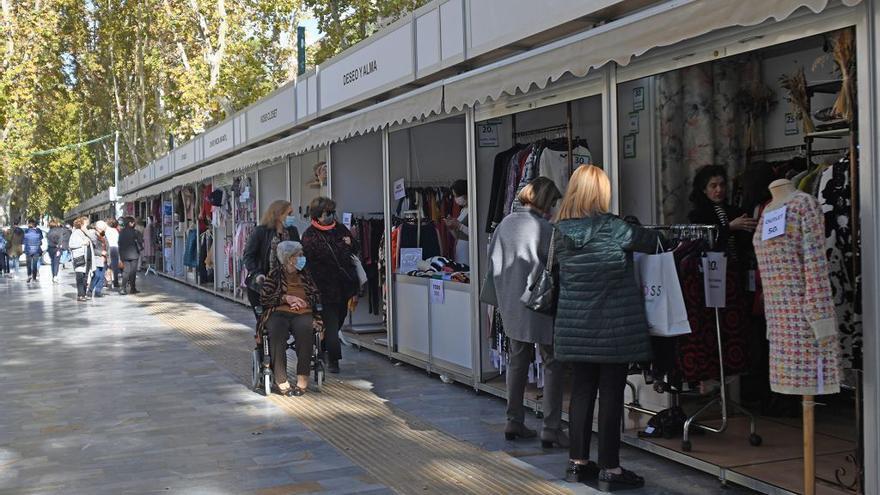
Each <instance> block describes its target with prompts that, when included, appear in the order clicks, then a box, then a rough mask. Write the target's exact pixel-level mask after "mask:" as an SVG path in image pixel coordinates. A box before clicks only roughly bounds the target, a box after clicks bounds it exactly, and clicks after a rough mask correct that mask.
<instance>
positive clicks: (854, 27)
mask: <svg viewBox="0 0 880 495" xmlns="http://www.w3.org/2000/svg"><path fill="white" fill-rule="evenodd" d="M484 3H485V4H496V3H498V2H497V1H495V2H471V1H467V0H453V1H443V0H437V1H435V2H432V3H430V4H428V5H427V6H426V7H424V8H422V9H420V10H418V11H416V12H414V13H413V14H412V15H411V16H409V17H407V18H406V19H403V20H401V21H399V22H398V23H396V24H393V25H392V26H390V27H388V28H386V29H384V30H382V31H381V32H380V33H377V34H376V35H374V36H373V37H371V38H370V39H369V40H368V41H366V42H364V43H362V44H360V45H357V46H356V47H354V48H353V49H351V50H349V51H348V52H345V53H343V54H342V55H340V56H339V57H337V58H335V59H333V60H331V61H330V62H329V63H328V64H325V66H322V67H321V68H319V69H318V70H317V71H315V72H313V73H310V74H309V75H307V76H306V77H303V78H301V79H300V80H299V81H298V82H297V83H296V84H293V83H291V84H289V85H287V86H285V87H283V88H281V89H279V90H278V91H276V92H275V93H273V94H272V95H270V96H268V97H266V98H264V99H263V100H261V101H259V102H257V103H256V104H254V105H252V106H251V107H249V108H247V109H245V110H243V111H242V112H240V113H239V114H237V115H235V116H233V117H232V118H231V119H229V120H228V121H225V122H223V123H221V124H220V125H218V126H216V127H214V128H212V129H210V130H208V131H206V132H205V133H204V134H202V135H200V136H197V137H196V138H195V139H193V140H192V141H190V142H188V143H186V144H184V145H182V146H180V147H179V148H176V149H174V150H172V151H171V152H170V153H169V154H168V155H166V156H164V157H162V158H159V159H158V160H156V161H154V162H153V163H151V164H149V165H148V166H147V167H144V168H143V169H141V170H139V171H137V173H135V174H132V175H130V176H128V177H126V178H125V179H124V180H123V181H122V183H121V184H120V185H119V194H120V203H121V206H122V207H123V208H124V211H125V212H126V213H127V214H131V215H134V216H136V217H138V218H140V219H144V220H146V221H147V223H148V227H147V231H146V232H145V239H146V241H147V244H148V246H147V251H146V252H145V256H147V262H148V264H149V265H150V266H152V267H154V268H155V270H156V271H157V272H158V273H160V274H161V275H163V276H165V277H169V278H173V279H175V280H179V281H181V282H184V283H187V284H190V285H193V286H195V287H198V288H200V289H202V290H205V291H208V292H211V293H213V294H216V295H218V296H221V297H225V298H229V299H232V300H236V301H239V302H242V303H246V296H245V293H244V292H245V291H244V287H243V281H244V278H245V276H246V273H245V272H244V268H243V264H242V259H241V258H242V254H243V249H244V244H245V242H246V239H247V236H248V234H249V233H250V231H251V230H252V229H253V228H254V227H255V225H256V224H257V223H258V222H259V219H260V216H261V214H262V213H263V212H264V211H265V209H266V207H267V206H268V205H269V204H270V203H271V202H272V201H274V200H277V199H287V200H289V201H291V202H292V204H293V207H294V210H295V213H296V215H297V217H298V218H299V221H300V224H301V225H300V230H301V231H302V230H304V229H305V228H306V227H307V226H308V223H309V212H308V205H309V203H310V202H311V200H312V199H314V198H316V197H318V196H330V197H332V198H334V199H335V200H336V202H337V205H338V208H337V211H338V212H339V216H340V218H341V220H342V221H343V222H344V223H345V224H346V225H347V226H349V228H350V229H351V230H352V231H353V233H354V234H355V235H356V236H357V237H358V239H359V240H360V244H361V246H362V249H361V253H360V254H361V259H362V263H363V265H364V268H365V271H366V273H367V275H368V279H369V281H368V283H367V284H366V286H365V288H364V293H363V296H362V297H361V298H360V299H359V301H358V302H357V304H356V306H354V307H353V308H352V309H353V311H352V313H351V315H350V317H349V322H348V324H347V325H346V326H345V327H344V335H345V338H346V340H347V341H349V342H350V343H352V344H354V345H355V346H357V347H360V348H366V349H369V350H372V351H375V352H379V353H382V354H385V355H387V356H389V357H390V358H392V359H394V360H398V361H403V362H406V363H409V364H411V365H414V366H418V367H421V368H424V369H425V370H427V371H428V372H430V373H436V374H438V375H442V376H443V377H446V378H449V379H451V380H454V381H457V382H460V383H463V384H466V385H468V386H472V387H473V388H474V389H475V390H478V391H485V392H489V393H492V394H496V395H499V396H504V395H505V389H504V376H503V371H504V359H503V356H504V351H505V346H504V335H503V325H502V324H501V323H500V322H499V321H498V319H497V318H496V317H495V314H494V312H493V310H492V308H491V307H488V306H486V305H485V304H482V303H481V302H480V300H479V289H480V284H481V282H482V280H483V278H484V276H485V270H486V266H487V263H486V250H487V246H488V242H489V239H490V236H491V233H492V231H493V229H494V226H495V225H497V223H498V222H499V221H500V220H501V219H502V218H503V217H504V215H505V214H506V213H507V212H509V211H510V205H511V203H512V199H513V198H512V191H515V188H514V189H511V184H512V179H511V174H513V175H522V169H523V168H524V167H526V166H534V167H536V169H535V171H536V172H537V173H539V174H540V175H546V176H548V177H551V178H553V179H554V180H555V181H556V182H557V185H559V187H560V189H563V190H564V188H565V185H566V184H567V181H568V176H569V175H570V174H571V172H572V170H573V169H574V168H576V167H577V166H579V165H580V164H583V163H593V164H597V165H599V166H601V167H603V168H604V169H605V171H606V172H607V173H608V174H609V176H610V177H611V179H612V183H613V185H614V198H613V208H614V211H615V212H617V213H619V214H621V215H626V216H633V217H636V218H638V219H639V220H640V221H641V222H642V223H644V224H662V225H670V224H682V223H685V222H686V220H687V213H688V210H689V208H690V204H689V202H688V199H687V196H688V193H689V192H690V191H689V188H690V184H691V180H692V179H693V173H694V171H695V170H696V169H697V168H699V167H700V166H703V165H706V164H717V165H722V166H723V167H725V169H726V170H727V171H728V174H729V176H730V177H731V179H732V180H733V182H735V184H736V186H737V189H736V191H735V194H734V191H731V196H732V198H731V199H732V200H733V201H736V202H738V204H740V205H742V206H750V207H753V206H755V205H753V204H750V203H749V202H748V201H749V199H748V198H750V197H754V196H756V195H759V194H758V193H759V192H760V191H757V190H752V189H750V188H755V186H754V185H753V184H755V183H756V182H755V181H754V180H750V179H753V178H756V177H758V176H761V175H762V174H763V171H762V168H763V169H771V168H772V169H773V170H774V171H777V172H778V170H779V169H780V168H785V167H787V168H789V169H791V170H792V171H793V172H794V173H793V174H792V178H794V177H795V176H796V175H795V174H799V173H802V172H806V173H805V174H804V175H803V176H802V177H803V178H802V179H800V180H805V178H806V176H807V175H809V174H812V179H813V180H812V181H808V182H804V183H800V182H799V183H798V185H799V186H801V185H803V190H805V191H808V192H810V193H811V194H814V195H816V196H817V198H818V199H819V200H820V201H825V200H827V201H829V203H828V204H829V208H830V209H829V210H828V213H830V214H831V216H832V217H833V218H835V219H836V220H835V222H839V225H838V226H840V225H843V224H844V223H845V224H846V225H845V226H846V228H847V229H848V232H849V235H850V237H849V244H848V245H845V244H842V243H841V241H840V240H839V239H840V236H839V235H838V236H837V237H835V240H834V241H829V242H832V243H836V244H835V247H836V248H837V249H841V250H842V253H843V254H842V256H843V258H845V259H846V260H849V261H848V262H846V263H842V264H841V266H840V269H841V270H843V271H844V272H845V275H846V276H845V277H843V278H842V279H841V281H840V283H841V284H843V285H842V286H841V287H840V291H841V293H844V292H845V293H846V294H849V299H847V300H843V299H846V298H842V299H841V298H838V299H840V300H836V301H835V302H836V304H837V305H838V307H839V308H842V309H841V311H849V313H847V314H848V315H849V316H847V318H845V325H843V326H841V344H842V346H843V350H844V351H843V355H844V364H843V367H844V368H845V371H846V374H847V376H849V377H850V378H849V379H848V382H847V386H846V387H845V390H844V391H843V392H842V393H841V394H838V395H836V396H833V397H828V403H829V406H828V412H826V413H823V414H821V415H820V417H819V419H818V423H817V440H816V445H817V449H818V450H817V456H818V457H819V458H820V461H821V462H820V463H819V465H820V469H819V471H818V473H817V478H818V480H819V483H820V484H821V485H822V486H823V490H826V492H825V493H853V492H857V493H876V492H877V490H878V489H880V485H878V479H877V473H875V472H873V471H870V470H868V471H866V470H864V468H863V467H864V466H872V465H876V462H877V460H878V457H877V448H878V423H877V421H878V420H877V416H878V415H877V414H876V412H877V408H878V398H877V397H878V396H877V393H878V390H877V383H878V378H880V356H878V348H877V346H878V340H877V336H876V333H875V332H874V331H873V329H874V328H875V327H876V325H875V323H876V321H877V315H876V313H875V310H874V308H875V307H877V302H880V301H878V300H877V298H878V294H880V291H878V290H877V289H878V282H880V278H878V275H880V273H878V272H877V266H878V258H877V254H876V253H877V252H880V251H878V249H877V247H878V243H877V242H878V239H877V235H878V229H877V226H878V225H880V224H878V223H877V221H878V218H877V213H876V212H877V211H880V210H878V209H877V205H876V204H875V198H877V197H880V196H878V194H877V193H878V183H877V174H876V170H877V160H876V158H875V146H876V145H877V142H878V141H877V138H876V135H877V134H876V130H877V128H878V127H877V125H878V122H877V117H878V112H877V108H878V100H877V91H878V89H880V84H878V83H880V79H878V73H877V72H876V69H877V67H876V62H875V60H876V54H877V51H876V50H877V45H876V43H877V41H878V38H877V33H876V32H875V26H876V24H875V23H876V15H877V12H876V6H875V2H874V1H873V0H865V1H861V2H860V1H858V0H845V1H843V2H837V1H827V0H800V1H782V0H740V1H738V2H729V1H727V0H676V1H665V2H647V1H631V0H630V1H622V2H614V1H604V2H598V1H597V2H574V1H571V2H567V1H562V2H558V3H559V4H560V6H559V7H560V9H559V10H560V13H559V14H547V13H546V9H545V8H544V7H541V8H540V9H539V10H540V11H535V9H536V8H538V7H536V6H535V5H532V4H533V2H528V1H525V0H523V1H512V2H505V3H504V4H505V8H504V9H500V8H499V9H497V10H485V9H488V8H490V7H491V6H486V5H480V4H484ZM514 4H515V5H514ZM535 4H536V5H537V3H535ZM495 7H498V5H496V6H495ZM550 10H552V9H550ZM493 16H497V18H496V17H493ZM542 16H543V17H542ZM536 19H542V20H538V21H536ZM514 53H515V54H514ZM474 67H475V68H474ZM457 72H460V74H457V75H456V74H455V73H457ZM792 80H800V81H802V83H800V85H801V86H802V87H798V85H797V84H795V85H794V89H792V88H793V85H792V84H790V83H789V81H792ZM359 84H360V85H362V86H360V87H358V85H359ZM417 86H418V87H417ZM379 97H381V98H385V99H384V100H382V101H381V102H378V103H373V102H374V101H375V99H376V98H379ZM789 100H790V101H791V102H790V101H789ZM798 104H800V106H798ZM838 105H842V106H844V108H845V109H848V111H849V112H848V113H843V114H842V113H841V112H837V113H834V112H831V113H830V114H829V113H828V112H825V114H823V113H822V111H823V110H824V109H826V108H838ZM847 105H848V106H847ZM828 115H831V116H828ZM527 162H528V163H529V164H532V165H527ZM826 171H827V174H826ZM823 174H826V175H828V177H829V178H830V179H829V180H831V179H833V180H836V181H838V182H839V184H837V185H838V186H839V190H838V191H837V192H838V196H836V197H834V198H829V197H828V195H829V194H831V193H830V192H828V191H830V189H828V191H826V190H825V189H827V187H826V186H828V184H827V181H826V182H822V180H821V177H822V176H823ZM457 180H464V181H466V182H467V191H468V194H467V196H468V203H467V206H466V207H465V211H464V213H462V212H461V211H460V210H461V208H460V207H459V206H457V205H456V204H455V202H454V201H453V195H452V193H451V191H450V187H451V185H452V183H453V182H454V181H457ZM761 187H762V188H763V187H765V186H761ZM835 198H836V199H835ZM109 205H110V197H109V194H107V197H103V196H102V197H101V198H98V199H92V200H90V201H89V202H87V203H85V204H83V205H81V206H80V207H78V208H77V209H75V210H74V211H71V212H70V213H69V215H68V216H76V215H80V214H83V213H89V212H91V213H97V212H99V211H101V208H103V209H105V210H106V209H108V208H109ZM449 217H454V218H464V217H467V219H468V222H467V225H468V227H467V228H468V239H469V242H466V241H462V240H461V239H455V238H454V237H453V236H451V235H450V232H449V230H448V228H447V227H446V219H447V218H449ZM829 229H830V230H829V236H830V235H832V233H833V232H831V231H833V230H834V228H833V226H831V227H829ZM838 234H839V232H838ZM462 242H466V243H465V244H462ZM847 250H848V251H847ZM852 260H855V261H852ZM847 284H848V285H847ZM731 311H733V310H731ZM742 311H743V312H744V314H743V316H744V317H745V316H748V318H749V319H750V320H752V321H754V319H756V315H754V314H752V307H751V306H749V307H748V309H742ZM746 312H747V313H748V314H747V315H746V314H745V313H746ZM744 319H745V318H744ZM743 331H744V332H746V334H747V335H746V336H745V337H744V338H745V339H747V341H748V342H747V343H746V344H745V345H744V350H743V351H742V352H752V353H754V355H753V356H752V357H751V358H747V359H746V361H748V362H758V361H760V357H759V354H760V350H754V348H760V347H761V346H760V344H759V343H756V342H757V340H758V339H762V338H763V337H761V336H760V334H759V332H758V333H756V332H754V331H752V333H748V332H749V331H750V330H749V329H745V330H743ZM714 345H715V340H714V337H713V338H712V340H711V341H708V342H706V343H704V344H703V346H704V348H699V345H697V348H696V350H694V349H690V350H689V351H688V352H694V353H695V354H694V356H692V359H709V360H712V359H714V360H715V361H716V363H717V362H718V361H719V360H720V359H723V358H721V357H719V356H718V354H719V353H718V349H717V348H715V347H713V346H714ZM735 345H736V344H735V342H734V341H733V340H730V341H728V342H726V343H725V346H729V347H730V348H732V347H733V346H735ZM749 347H751V348H752V349H751V350H750V349H748V348H749ZM672 352H683V351H681V350H680V349H679V350H678V351H672ZM723 354H724V352H723V351H722V355H723ZM674 357H675V358H681V356H674ZM725 365H730V363H728V362H725ZM710 368H711V367H710ZM716 369H717V366H716ZM682 371H683V372H685V373H691V375H690V376H688V377H687V380H686V381H689V382H706V381H709V380H711V379H712V378H717V376H715V377H712V376H707V375H705V374H703V375H701V374H700V372H699V371H694V370H689V369H685V370H682ZM734 374H740V375H743V376H745V377H748V376H752V377H753V378H754V377H755V376H757V377H759V379H758V381H760V371H756V370H755V369H754V368H752V367H749V366H748V364H746V365H744V368H743V369H742V370H740V371H739V373H734ZM533 381H534V385H533V386H532V387H531V389H530V394H529V396H528V397H527V399H526V402H527V403H528V404H529V406H531V407H533V408H535V409H536V410H540V400H539V395H540V387H539V386H540V372H539V368H538V367H537V366H536V368H535V373H534V380H533ZM631 381H632V392H631V393H629V394H628V399H627V400H628V401H631V405H633V403H636V404H638V406H639V407H632V408H631V409H632V413H631V414H630V415H629V416H628V419H627V425H626V427H627V430H626V432H625V433H624V438H625V440H626V441H627V442H628V443H631V444H632V445H635V446H638V447H640V448H644V449H647V450H650V451H652V452H656V453H658V454H661V455H664V456H666V457H669V458H672V459H675V460H677V461H680V462H683V463H686V464H688V465H691V466H693V467H696V468H698V469H701V470H704V471H707V472H710V473H713V474H716V475H718V476H719V479H720V480H722V481H723V482H728V481H729V482H734V483H739V484H742V485H745V486H748V487H751V488H753V489H756V490H758V491H761V492H764V493H802V491H801V490H802V484H801V483H802V480H801V479H800V473H801V472H802V470H801V468H800V466H801V464H802V462H803V460H802V458H801V457H800V456H801V447H802V443H801V438H802V437H801V431H800V429H799V426H798V425H799V423H798V421H793V420H790V419H787V418H780V417H778V416H784V414H782V412H781V411H774V410H772V408H771V410H763V411H758V412H759V413H761V414H760V415H759V421H758V425H759V429H760V430H761V433H762V436H763V439H764V445H763V446H760V447H752V446H749V444H748V421H745V420H744V418H739V419H737V418H734V419H733V420H732V421H731V426H730V427H729V428H728V430H727V432H725V433H722V434H718V435H706V436H705V437H698V438H696V439H695V440H694V441H693V443H694V446H693V449H692V450H689V451H687V450H685V449H683V448H682V447H681V445H680V444H679V443H678V441H677V440H670V439H664V438H659V439H658V438H640V436H639V435H638V432H639V431H644V427H645V425H646V422H647V421H648V419H650V416H648V415H645V414H643V413H641V412H638V411H639V410H645V409H647V410H661V409H665V408H668V407H670V406H672V405H673V403H677V402H676V401H678V400H680V399H679V398H677V397H673V396H671V395H670V394H667V393H662V391H661V392H658V391H656V390H655V388H654V387H652V386H651V385H650V384H646V383H645V381H644V380H643V379H642V378H641V377H639V376H634V377H633V378H632V380H631ZM743 383H744V385H742V388H744V389H745V388H747V387H748V386H758V385H747V384H749V383H752V382H750V381H748V378H744V379H743ZM744 392H746V391H745V390H744ZM743 395H747V394H745V393H744V394H743ZM780 407H781V406H780ZM777 413H779V414H777ZM740 419H743V420H742V421H740ZM710 421H711V420H710ZM643 436H644V435H643ZM841 469H842V471H841Z"/></svg>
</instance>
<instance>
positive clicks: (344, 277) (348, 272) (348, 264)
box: [302, 197, 360, 373]
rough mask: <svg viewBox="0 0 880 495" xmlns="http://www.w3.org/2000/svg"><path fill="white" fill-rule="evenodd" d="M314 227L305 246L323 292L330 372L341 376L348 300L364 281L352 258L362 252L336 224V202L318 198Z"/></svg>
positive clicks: (313, 205)
mask: <svg viewBox="0 0 880 495" xmlns="http://www.w3.org/2000/svg"><path fill="white" fill-rule="evenodd" d="M309 215H311V217H312V225H311V227H309V228H308V229H307V230H306V231H305V233H304V234H303V239H302V244H303V252H304V253H305V255H306V259H307V260H309V268H310V269H311V273H312V276H313V277H314V280H315V283H316V284H317V286H318V291H319V292H320V293H321V302H322V305H323V313H322V316H323V317H324V326H325V327H326V329H327V331H326V333H325V335H324V347H325V351H326V352H327V361H328V363H327V371H329V372H330V373H339V360H340V359H342V347H341V345H340V342H339V330H340V329H341V328H342V324H343V323H344V322H345V317H346V315H347V314H348V301H349V300H350V299H351V298H352V297H355V296H356V295H357V293H358V289H359V286H360V281H359V280H358V275H357V271H356V270H355V267H354V263H353V260H352V256H355V255H356V253H357V252H358V247H357V242H356V241H355V240H354V239H353V238H352V236H351V232H350V231H349V230H348V229H347V228H346V227H345V225H342V224H341V223H338V222H337V221H336V202H335V201H333V200H332V199H330V198H324V197H320V198H315V199H314V200H312V203H311V204H310V205H309Z"/></svg>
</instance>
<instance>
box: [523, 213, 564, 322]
mask: <svg viewBox="0 0 880 495" xmlns="http://www.w3.org/2000/svg"><path fill="white" fill-rule="evenodd" d="M555 237H556V230H555V229H554V230H553V234H552V235H551V236H550V251H549V253H547V264H546V265H545V266H544V269H543V270H541V274H540V275H539V276H538V279H537V280H535V282H534V283H533V284H532V285H530V286H529V287H528V297H527V299H526V307H527V308H529V309H531V310H532V311H537V312H538V313H545V314H549V315H553V314H555V313H556V295H557V292H556V278H555V277H554V276H553V262H554V254H555V246H554V238H555Z"/></svg>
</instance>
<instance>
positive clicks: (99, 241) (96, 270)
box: [86, 220, 108, 298]
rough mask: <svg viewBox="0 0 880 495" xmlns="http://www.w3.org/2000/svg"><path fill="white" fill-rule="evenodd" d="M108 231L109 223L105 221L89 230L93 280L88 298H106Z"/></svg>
mask: <svg viewBox="0 0 880 495" xmlns="http://www.w3.org/2000/svg"><path fill="white" fill-rule="evenodd" d="M106 230H107V223H106V222H104V221H103V220H98V221H97V222H95V228H94V229H89V230H88V232H87V233H88V236H89V240H91V242H92V252H93V256H92V267H93V271H92V280H91V282H89V290H88V291H87V292H86V297H88V298H91V297H92V296H93V295H94V297H104V294H103V289H104V276H105V275H104V271H105V269H106V267H107V260H108V254H107V238H106V237H105V236H104V232H105V231H106Z"/></svg>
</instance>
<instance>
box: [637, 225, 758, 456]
mask: <svg viewBox="0 0 880 495" xmlns="http://www.w3.org/2000/svg"><path fill="white" fill-rule="evenodd" d="M644 227H645V228H648V229H653V230H661V231H666V232H669V233H671V234H672V236H673V237H674V238H676V239H678V240H705V241H707V242H708V243H709V249H713V248H714V247H715V244H716V243H717V241H718V234H719V229H718V226H717V225H699V224H673V225H645V226H644ZM714 309H715V335H716V341H717V343H718V363H719V366H718V369H719V374H720V380H721V389H720V392H719V394H718V397H716V398H714V399H712V400H711V401H709V402H708V403H707V404H706V405H704V406H703V407H701V408H700V409H699V410H698V411H697V412H696V413H694V414H693V415H691V416H689V417H688V418H687V420H686V421H685V423H684V433H683V434H682V437H681V448H682V450H684V451H685V452H690V451H691V448H692V445H691V441H690V429H691V427H696V428H699V429H701V430H703V431H707V432H710V433H724V432H725V431H726V430H727V426H728V408H733V409H734V410H736V411H739V412H741V413H743V414H744V415H746V416H748V418H749V442H750V443H751V444H752V445H753V446H758V445H761V442H762V439H761V437H760V436H759V435H758V434H757V428H756V424H755V415H754V414H752V413H751V412H750V411H749V410H747V409H746V408H744V407H743V406H741V405H739V404H738V403H736V402H733V401H729V400H728V399H727V377H726V376H725V373H724V348H723V343H722V341H721V313H720V310H719V309H718V308H714ZM715 404H718V405H720V406H721V425H720V426H719V427H718V428H715V427H712V426H708V425H704V424H702V423H697V422H696V421H697V419H698V418H699V417H700V416H702V415H703V414H704V413H705V412H706V411H708V410H709V408H711V407H712V406H714V405H715Z"/></svg>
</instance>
